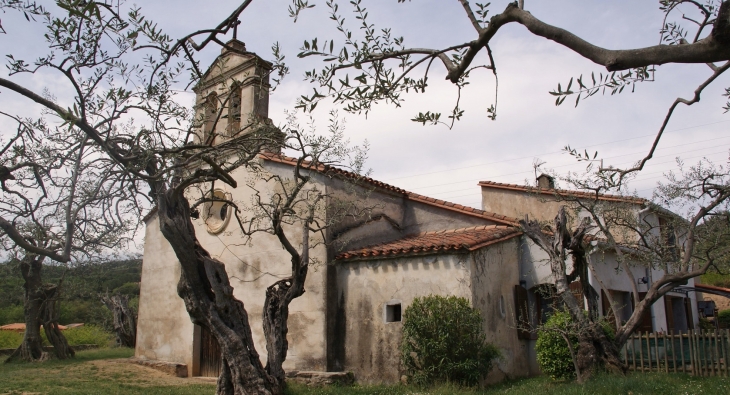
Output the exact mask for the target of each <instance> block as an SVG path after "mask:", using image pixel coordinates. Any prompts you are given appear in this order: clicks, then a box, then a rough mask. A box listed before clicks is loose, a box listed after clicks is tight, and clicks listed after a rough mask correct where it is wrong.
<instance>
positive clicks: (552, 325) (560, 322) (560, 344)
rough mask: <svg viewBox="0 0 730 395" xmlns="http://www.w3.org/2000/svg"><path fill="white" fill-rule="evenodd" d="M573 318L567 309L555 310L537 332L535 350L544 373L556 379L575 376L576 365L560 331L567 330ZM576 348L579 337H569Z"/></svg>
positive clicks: (575, 348)
mask: <svg viewBox="0 0 730 395" xmlns="http://www.w3.org/2000/svg"><path fill="white" fill-rule="evenodd" d="M571 321H572V318H571V317H570V314H569V313H568V312H567V311H555V312H554V313H553V315H552V316H550V318H549V319H548V320H547V322H546V323H545V325H543V327H542V328H541V329H540V331H539V332H538V334H537V342H536V343H535V352H536V353H537V363H538V364H540V369H541V370H542V372H543V373H545V374H546V375H548V376H550V377H551V378H553V379H555V380H560V379H572V378H575V367H574V366H573V358H572V357H571V356H570V349H568V345H567V344H565V339H564V338H563V336H562V335H561V334H560V333H558V331H565V330H567V328H568V327H569V325H570V323H571ZM569 339H570V342H571V344H573V347H574V350H575V351H576V352H577V351H578V338H577V337H575V336H570V337H569Z"/></svg>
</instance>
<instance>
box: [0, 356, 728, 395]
mask: <svg viewBox="0 0 730 395" xmlns="http://www.w3.org/2000/svg"><path fill="white" fill-rule="evenodd" d="M132 354H133V351H132V350H131V349H125V348H107V349H99V350H89V351H81V352H78V353H77V354H76V355H77V357H76V358H74V359H72V360H69V361H49V362H45V363H35V364H27V363H11V364H7V365H6V364H1V362H2V361H0V395H11V394H12V395H21V394H24V393H25V394H28V393H32V394H99V395H106V394H151V395H157V394H181V395H187V394H191V395H192V394H210V395H212V394H214V393H215V385H214V384H213V383H203V382H201V381H198V380H194V379H180V378H176V377H170V376H167V375H165V374H163V373H160V372H157V371H154V370H151V369H149V368H144V367H141V366H138V365H133V364H129V363H125V362H123V359H122V358H128V357H130V356H132ZM286 393H287V395H416V394H418V395H452V394H453V395H496V394H512V395H542V394H555V395H578V394H581V395H582V394H597V395H614V394H624V395H653V394H657V395H659V394H661V395H686V394H730V379H727V378H724V377H704V378H695V377H691V376H688V375H685V374H661V373H651V374H632V375H629V376H626V377H618V376H609V375H600V376H597V377H595V378H594V379H593V380H591V381H590V382H588V383H587V384H585V385H579V384H575V383H570V382H558V381H553V380H551V379H549V378H547V377H536V378H530V379H522V380H515V381H510V382H506V383H502V384H498V385H494V386H491V387H489V388H486V389H471V388H459V387H455V386H449V385H442V386H438V387H433V388H429V389H423V388H418V387H411V386H402V385H394V386H352V387H307V386H304V385H298V384H292V385H290V386H289V388H288V389H287V392H286Z"/></svg>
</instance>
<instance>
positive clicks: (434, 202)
mask: <svg viewBox="0 0 730 395" xmlns="http://www.w3.org/2000/svg"><path fill="white" fill-rule="evenodd" d="M260 156H261V158H263V159H265V160H269V161H272V162H277V163H283V164H288V165H292V166H295V165H296V164H297V159H296V158H291V157H288V156H284V155H275V154H269V153H267V154H261V155H260ZM303 165H304V166H305V167H310V162H304V163H303ZM316 170H317V171H320V172H327V173H328V174H333V175H337V176H340V177H344V178H348V179H355V180H357V181H358V182H365V183H367V184H369V185H372V186H374V187H376V188H379V189H381V190H386V191H389V192H394V193H397V194H402V195H404V196H405V197H406V198H407V199H409V200H412V201H416V202H419V203H424V204H428V205H430V206H435V207H439V208H442V209H445V210H450V211H453V212H457V213H461V214H466V215H469V216H472V217H479V218H484V219H488V220H490V221H494V222H497V223H500V224H503V225H509V226H516V225H517V221H518V220H517V219H515V218H510V217H507V216H504V215H500V214H496V213H491V212H488V211H484V210H479V209H476V208H473V207H466V206H462V205H461V204H456V203H452V202H447V201H444V200H439V199H434V198H431V197H428V196H424V195H419V194H417V193H413V192H409V191H406V190H404V189H401V188H398V187H396V186H393V185H390V184H386V183H384V182H382V181H378V180H375V179H373V178H370V177H364V176H362V175H359V174H356V173H353V172H349V171H347V170H342V169H339V168H336V167H331V166H322V165H320V166H318V167H317V169H316Z"/></svg>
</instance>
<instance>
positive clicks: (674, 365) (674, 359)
mask: <svg viewBox="0 0 730 395" xmlns="http://www.w3.org/2000/svg"><path fill="white" fill-rule="evenodd" d="M669 337H670V338H671V339H672V340H671V342H672V369H673V370H674V373H677V347H675V346H674V329H670V330H669ZM667 369H669V365H667Z"/></svg>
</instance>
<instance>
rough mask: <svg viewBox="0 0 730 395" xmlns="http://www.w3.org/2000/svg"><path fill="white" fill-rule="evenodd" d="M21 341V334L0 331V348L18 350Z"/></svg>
mask: <svg viewBox="0 0 730 395" xmlns="http://www.w3.org/2000/svg"><path fill="white" fill-rule="evenodd" d="M22 341H23V332H15V331H0V348H18V346H20V342H22Z"/></svg>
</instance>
